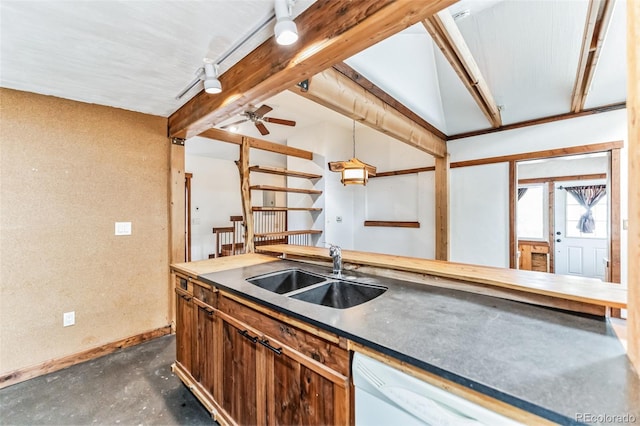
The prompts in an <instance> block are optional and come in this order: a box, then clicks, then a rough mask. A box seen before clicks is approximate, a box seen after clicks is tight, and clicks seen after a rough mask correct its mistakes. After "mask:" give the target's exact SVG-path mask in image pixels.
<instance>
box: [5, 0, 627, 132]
mask: <svg viewBox="0 0 640 426" xmlns="http://www.w3.org/2000/svg"><path fill="white" fill-rule="evenodd" d="M312 3H313V2H312V1H311V0H298V1H297V2H296V3H295V6H294V9H293V15H294V16H298V15H299V14H301V13H303V12H304V11H305V10H306V9H307V8H308V7H309V6H310V5H311V4H312ZM347 4H348V7H357V5H358V2H349V3H347ZM609 4H610V5H609ZM590 7H591V8H594V9H595V10H594V11H592V10H591V9H590ZM625 9H626V8H625V3H624V0H615V1H611V0H602V1H600V0H593V1H588V0H576V1H563V0H556V1H546V0H528V1H519V0H486V1H485V0H462V1H460V2H458V3H456V4H454V5H452V6H451V7H449V10H448V11H447V13H448V14H450V15H453V14H456V13H458V12H463V11H465V10H469V14H468V16H464V17H461V18H459V19H457V20H455V21H453V20H452V19H451V22H455V23H454V26H455V30H456V31H458V32H459V34H460V35H461V37H462V40H463V43H464V44H465V45H466V49H467V53H468V55H470V57H472V59H473V61H475V67H476V68H475V69H476V72H477V73H478V74H479V75H480V76H481V77H482V78H483V79H484V82H485V85H486V86H485V87H486V91H487V92H488V93H489V94H490V97H491V98H492V100H493V102H494V105H495V106H496V107H499V110H500V111H499V115H500V119H501V124H502V125H509V124H513V123H518V122H521V121H525V120H531V119H536V118H541V117H548V116H553V115H558V114H565V113H569V112H570V111H571V110H572V95H573V93H574V86H575V84H576V79H577V78H576V76H577V75H579V73H578V69H579V64H580V63H581V62H580V61H581V52H582V50H584V49H583V39H585V36H586V35H588V34H587V33H588V30H589V28H590V27H589V25H588V23H589V22H590V21H589V19H588V18H589V17H591V18H590V19H591V22H592V25H591V27H594V29H593V31H592V32H594V33H595V34H596V36H595V37H594V40H595V41H594V42H593V43H592V42H591V39H589V42H587V49H586V55H584V56H585V58H587V57H588V56H589V55H588V54H589V53H590V52H591V57H593V56H596V58H597V63H596V66H595V68H594V69H595V72H594V73H593V78H592V79H591V80H590V85H589V87H590V89H589V91H588V93H586V96H585V99H584V106H582V107H581V108H582V109H590V108H599V107H603V106H608V105H611V104H619V103H621V102H624V101H625V100H626V75H625V72H626V67H625V66H624V64H625V51H626V46H625V20H626V15H625ZM607 10H609V11H610V12H608V13H609V15H607ZM272 13H273V3H272V2H271V1H267V0H237V1H230V0H229V1H226V0H225V1H222V0H219V1H148V2H131V1H117V0H108V1H92V2H85V1H49V2H27V1H21V0H17V1H16V0H3V1H2V2H1V3H0V19H1V30H0V31H1V33H0V36H1V49H0V54H1V56H0V84H1V85H2V86H3V87H9V88H14V89H18V90H26V91H31V92H36V93H42V94H47V95H54V96H59V97H63V98H69V99H74V100H79V101H83V102H89V103H97V104H102V105H108V106H114V107H118V108H124V109H129V110H134V111H140V112H144V113H149V114H155V115H161V116H169V115H170V114H171V113H173V112H174V111H176V110H178V109H179V108H180V107H181V105H183V104H184V103H185V102H186V101H188V99H189V98H190V97H192V96H193V95H195V94H196V93H197V92H198V91H199V90H201V86H196V88H194V89H193V90H191V91H190V92H189V93H188V94H187V95H186V96H185V97H183V98H182V99H180V100H177V99H175V97H176V95H177V94H178V93H179V92H180V91H181V90H182V89H183V88H184V87H185V86H186V85H187V84H188V83H189V82H190V81H192V80H193V79H194V77H195V73H196V71H197V70H198V69H199V68H200V67H201V66H202V59H203V58H204V57H208V58H212V59H219V58H221V57H223V56H224V55H225V53H226V52H229V50H230V49H232V48H233V47H234V45H236V44H237V43H238V42H239V41H240V40H242V39H243V38H244V37H245V36H246V35H247V34H249V33H251V32H252V31H253V30H254V29H255V28H256V27H257V26H259V25H260V23H261V22H264V21H265V20H266V18H268V17H269V16H270V15H271V14H272ZM603 15H604V16H603ZM449 18H450V16H449ZM601 22H604V25H603V24H600V23H601ZM436 24H437V22H436ZM602 27H604V28H603V29H604V31H603V32H602V31H600V28H602ZM585 28H586V29H587V31H585ZM272 31H273V21H272V22H270V23H269V24H268V25H267V26H266V27H265V28H263V29H262V30H259V31H257V32H256V34H255V35H253V36H252V37H251V38H250V39H249V41H248V42H247V43H245V44H244V45H242V46H241V47H240V48H239V49H238V50H237V51H236V52H234V53H233V54H232V55H230V56H229V57H228V58H227V59H225V60H224V61H223V62H222V63H221V65H220V72H221V73H222V74H224V72H226V71H227V70H229V69H230V68H231V67H232V66H233V65H234V64H235V63H236V62H238V61H239V60H241V59H242V58H243V57H244V56H246V55H247V54H248V53H249V52H250V51H252V50H253V49H254V48H255V47H257V46H258V45H260V44H261V43H262V42H263V41H264V40H266V39H267V38H269V37H270V36H271V34H272ZM300 31H301V32H302V31H305V28H300ZM599 35H602V37H601V38H602V39H601V40H600V44H599V45H598V46H596V44H597V43H596V42H597V39H598V37H599ZM436 37H437V35H436ZM454 39H455V37H454ZM440 47H442V46H440ZM440 47H439V44H438V43H435V42H434V41H433V38H432V35H430V34H429V31H428V22H427V23H424V22H419V23H417V24H416V25H413V26H411V27H410V28H408V29H406V30H404V31H402V32H401V33H398V34H396V35H393V36H391V37H389V38H387V39H386V40H383V41H381V42H379V43H378V44H376V45H374V46H372V47H369V48H368V49H366V50H364V51H362V52H360V53H358V54H356V55H354V56H352V57H350V58H348V59H346V61H345V62H346V64H348V65H349V66H351V67H352V68H353V69H354V70H355V71H356V72H357V73H359V74H361V75H362V76H364V77H366V79H368V80H369V81H370V82H372V83H373V84H375V85H376V86H378V87H379V88H380V89H381V90H383V91H384V92H386V93H388V94H389V95H390V96H392V97H393V98H395V99H396V100H398V101H399V102H401V103H402V104H404V105H405V106H406V107H408V108H409V109H410V110H412V111H413V112H414V113H415V114H417V115H418V116H420V117H421V118H422V119H424V120H426V121H427V122H429V123H430V124H431V125H433V126H434V127H435V128H436V129H438V130H439V131H441V132H442V133H444V134H446V135H449V136H451V135H456V134H460V133H464V132H470V131H475V130H480V129H487V128H491V127H492V126H495V123H494V124H492V123H491V122H490V121H489V120H488V118H487V114H486V113H483V112H482V108H481V107H479V102H480V101H478V100H477V99H474V95H473V92H472V89H473V87H471V88H469V87H465V84H464V83H463V79H461V78H460V76H459V75H457V74H456V71H455V70H454V68H453V67H452V66H451V64H450V58H449V59H448V58H447V56H446V55H445V54H443V52H442V51H441V48H440ZM458 47H459V46H458ZM589 47H591V49H589ZM291 48H293V49H295V45H293V46H292V47H282V49H291ZM454 50H455V46H454ZM463 59H464V55H463ZM587 71H588V67H587ZM460 72H461V71H458V73H460ZM583 74H585V75H586V74H587V72H584V73H583ZM475 79H476V77H475V76H472V77H471V80H470V81H472V83H471V86H474V87H475V86H480V85H479V84H478V83H477V81H475ZM476 96H477V95H476ZM265 102H266V103H269V104H270V105H272V106H273V107H274V111H273V112H272V113H271V114H270V115H272V116H277V117H281V118H286V119H291V120H296V121H297V122H298V126H299V127H300V126H304V125H307V124H313V122H318V121H334V122H335V123H337V124H338V125H341V126H344V125H347V123H348V122H349V121H348V120H345V119H344V118H343V117H341V116H339V115H336V114H335V113H331V112H328V111H327V110H324V109H322V107H319V106H317V105H315V106H311V104H310V103H309V101H308V100H306V99H303V98H301V97H298V96H296V95H293V94H292V93H291V92H289V93H287V92H284V93H282V94H280V95H277V96H275V97H274V98H272V99H268V100H266V101H265ZM229 121H233V118H231V119H228V120H226V121H224V122H221V123H216V124H217V125H220V124H224V123H225V122H229ZM269 129H270V130H271V131H272V134H271V135H269V136H267V137H266V139H272V140H276V141H284V140H285V139H286V137H287V135H288V134H289V133H288V132H290V131H291V129H290V128H287V127H284V126H278V125H270V126H269ZM241 132H242V133H246V134H249V135H255V136H259V133H257V131H256V129H255V128H254V127H253V126H252V125H251V123H247V124H245V125H244V127H242V129H241Z"/></svg>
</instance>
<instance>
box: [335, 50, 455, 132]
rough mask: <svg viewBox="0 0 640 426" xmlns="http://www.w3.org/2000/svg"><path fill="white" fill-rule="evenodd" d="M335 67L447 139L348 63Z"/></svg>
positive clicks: (393, 106) (410, 117)
mask: <svg viewBox="0 0 640 426" xmlns="http://www.w3.org/2000/svg"><path fill="white" fill-rule="evenodd" d="M333 69H335V70H336V71H338V72H339V73H342V74H344V76H345V77H347V78H349V79H351V81H353V82H354V83H356V84H358V85H359V86H360V87H362V88H363V89H365V90H367V91H369V92H371V93H372V94H373V95H375V96H376V97H378V98H379V99H380V100H382V101H383V102H385V103H387V104H389V106H391V107H392V108H394V109H395V110H397V111H398V112H399V113H401V114H403V115H405V116H406V117H407V118H409V119H410V120H413V121H415V122H416V123H417V124H418V125H420V126H422V127H424V128H425V129H427V130H429V131H430V132H431V133H433V134H434V135H436V136H437V137H439V138H440V139H444V140H446V139H447V135H445V134H444V133H442V132H441V131H440V130H438V129H437V128H436V127H435V126H433V125H432V124H431V123H429V122H428V121H426V120H425V119H424V118H422V117H420V116H419V115H418V114H416V113H415V112H413V111H411V110H410V109H409V108H407V107H406V106H405V105H404V104H402V102H400V101H398V100H397V99H395V98H394V97H393V96H391V95H389V94H388V93H387V92H385V91H384V90H382V89H381V88H380V87H378V86H377V85H376V84H374V83H373V82H371V81H370V80H368V79H367V78H366V77H364V76H363V75H362V74H360V73H359V72H358V71H356V70H354V69H353V68H351V67H350V66H349V65H347V64H346V63H344V62H340V63H338V64H335V65H334V66H333Z"/></svg>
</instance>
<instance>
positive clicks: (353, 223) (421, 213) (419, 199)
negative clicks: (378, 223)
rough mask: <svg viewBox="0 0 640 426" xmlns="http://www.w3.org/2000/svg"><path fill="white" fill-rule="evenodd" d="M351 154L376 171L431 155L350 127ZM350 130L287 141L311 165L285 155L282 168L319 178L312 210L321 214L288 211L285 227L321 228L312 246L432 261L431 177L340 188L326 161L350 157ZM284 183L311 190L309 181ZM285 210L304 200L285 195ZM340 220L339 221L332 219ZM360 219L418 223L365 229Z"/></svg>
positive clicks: (309, 132)
mask: <svg viewBox="0 0 640 426" xmlns="http://www.w3.org/2000/svg"><path fill="white" fill-rule="evenodd" d="M355 139H356V156H357V157H358V158H359V159H360V160H362V161H364V162H366V163H369V164H371V165H374V166H376V167H377V169H378V171H389V170H399V169H407V168H415V167H426V166H432V165H433V164H434V160H433V157H431V156H430V155H428V154H426V153H424V152H421V151H418V150H416V149H415V148H412V147H410V146H408V145H405V144H403V143H401V142H398V141H396V140H393V139H391V138H389V137H388V136H386V135H384V134H381V133H379V132H375V131H373V130H371V129H369V128H368V127H364V126H360V125H357V127H356V138H355ZM352 140H353V139H352V132H351V130H350V129H340V128H336V127H334V126H331V125H329V124H320V125H316V126H311V127H307V128H304V129H298V130H297V131H296V133H295V136H293V137H290V138H289V139H288V141H287V143H288V145H289V146H295V147H296V148H302V149H307V150H311V151H313V152H314V161H313V162H310V161H307V160H302V159H298V158H295V157H290V158H289V159H288V166H287V167H288V168H289V169H292V170H300V171H307V172H311V173H318V174H322V175H323V178H322V179H321V180H319V181H318V182H316V184H315V188H316V189H321V190H323V191H324V193H323V194H322V196H320V197H317V198H316V199H315V204H314V206H317V207H323V209H324V210H323V211H322V213H319V214H318V213H313V214H309V213H304V212H300V213H299V212H293V213H291V214H290V215H289V228H290V229H324V234H323V235H322V236H321V237H320V238H318V241H317V245H319V246H325V245H326V244H327V243H332V244H338V245H340V246H341V247H343V248H345V249H352V250H361V251H368V252H377V253H388V254H399V255H406V256H416V257H424V258H433V257H434V255H435V207H434V199H435V186H434V185H435V184H434V173H433V172H426V173H420V174H412V175H402V176H395V177H385V178H372V179H370V180H369V183H368V185H367V186H366V187H362V186H358V185H349V186H343V185H342V184H341V183H340V174H339V173H334V172H330V171H329V170H328V165H327V163H328V162H330V161H339V160H348V159H349V158H351V157H352V156H353V141H352ZM289 180H290V185H291V186H294V185H295V186H297V187H312V184H311V183H310V182H303V181H302V180H300V179H298V180H297V181H294V178H290V179H289ZM288 202H289V206H308V205H309V196H308V195H298V194H290V195H289V198H288ZM338 218H341V221H338ZM365 220H400V221H419V222H420V225H421V227H420V228H419V229H414V228H387V227H365V226H364V221H365Z"/></svg>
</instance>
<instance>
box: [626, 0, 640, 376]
mask: <svg viewBox="0 0 640 426" xmlns="http://www.w3.org/2000/svg"><path fill="white" fill-rule="evenodd" d="M638 40H640V2H639V1H628V2H627V102H628V105H629V106H628V110H627V114H628V123H629V124H628V125H629V137H628V141H629V154H628V155H629V183H630V185H629V234H628V246H629V251H628V259H629V273H628V274H627V275H628V316H627V323H628V330H627V331H628V333H627V341H628V345H629V346H628V347H627V353H628V355H629V358H630V359H631V362H632V363H633V364H634V366H635V368H636V372H638V374H639V375H640V262H638V261H637V260H638V259H640V185H638V184H637V182H640V43H638Z"/></svg>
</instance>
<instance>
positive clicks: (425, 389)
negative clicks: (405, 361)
mask: <svg viewBox="0 0 640 426" xmlns="http://www.w3.org/2000/svg"><path fill="white" fill-rule="evenodd" d="M353 381H354V384H355V389H356V397H355V399H356V401H355V403H356V426H378V425H391V424H398V425H399V424H401V425H403V426H424V425H431V426H448V425H452V426H453V425H488V426H500V425H505V426H506V425H520V424H521V423H518V422H516V421H514V420H511V419H509V418H507V417H504V416H502V415H500V414H497V413H495V412H493V411H491V410H488V409H486V408H484V407H481V406H479V405H477V404H475V403H473V402H470V401H467V400H466V399H464V398H461V397H459V396H457V395H454V394H452V393H449V392H447V391H445V390H443V389H441V388H439V387H436V386H433V385H430V384H428V383H426V382H424V381H422V380H419V379H417V378H415V377H412V376H409V375H408V374H406V373H403V372H401V371H399V370H396V369H395V368H392V367H389V366H388V365H386V364H383V363H381V362H379V361H376V360H374V359H372V358H369V357H367V356H365V355H362V354H359V353H357V352H356V353H355V354H354V356H353Z"/></svg>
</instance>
